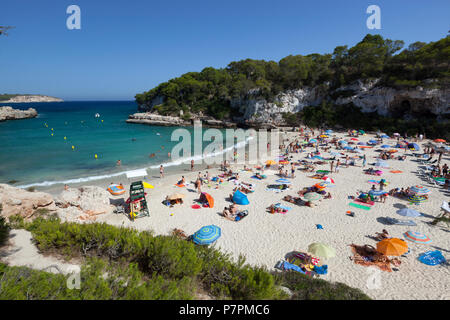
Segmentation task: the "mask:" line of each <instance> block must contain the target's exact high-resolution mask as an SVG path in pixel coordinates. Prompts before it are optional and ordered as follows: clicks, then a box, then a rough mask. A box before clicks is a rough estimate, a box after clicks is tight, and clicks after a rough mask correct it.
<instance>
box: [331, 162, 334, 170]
mask: <svg viewBox="0 0 450 320" xmlns="http://www.w3.org/2000/svg"><path fill="white" fill-rule="evenodd" d="M333 168H334V161H331V163H330V173H333Z"/></svg>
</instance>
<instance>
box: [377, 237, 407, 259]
mask: <svg viewBox="0 0 450 320" xmlns="http://www.w3.org/2000/svg"><path fill="white" fill-rule="evenodd" d="M377 251H378V252H380V253H382V254H384V255H386V256H401V255H402V254H404V253H406V252H408V244H407V243H406V241H405V240H402V239H398V238H389V239H384V240H381V241H380V242H378V243H377Z"/></svg>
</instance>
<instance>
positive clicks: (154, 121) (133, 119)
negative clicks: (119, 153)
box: [127, 112, 190, 126]
mask: <svg viewBox="0 0 450 320" xmlns="http://www.w3.org/2000/svg"><path fill="white" fill-rule="evenodd" d="M127 122H128V123H140V124H148V125H155V126H183V125H189V124H190V122H187V121H184V120H183V119H181V118H180V117H171V116H161V115H158V114H154V113H150V112H141V113H135V114H132V115H130V116H129V118H128V120H127Z"/></svg>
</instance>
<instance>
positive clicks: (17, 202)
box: [0, 184, 57, 219]
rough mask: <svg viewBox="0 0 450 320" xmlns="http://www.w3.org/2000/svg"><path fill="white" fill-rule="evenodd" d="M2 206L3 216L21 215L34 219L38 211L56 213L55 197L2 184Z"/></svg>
mask: <svg viewBox="0 0 450 320" xmlns="http://www.w3.org/2000/svg"><path fill="white" fill-rule="evenodd" d="M0 204H1V206H2V216H5V217H9V216H12V215H16V214H18V215H20V216H22V217H23V218H25V219H32V218H34V214H35V213H36V211H37V210H38V209H47V210H48V211H55V210H56V209H57V208H56V205H55V202H54V200H53V197H52V196H51V195H50V194H48V193H45V192H29V191H26V190H23V189H20V188H15V187H11V186H9V185H7V184H0Z"/></svg>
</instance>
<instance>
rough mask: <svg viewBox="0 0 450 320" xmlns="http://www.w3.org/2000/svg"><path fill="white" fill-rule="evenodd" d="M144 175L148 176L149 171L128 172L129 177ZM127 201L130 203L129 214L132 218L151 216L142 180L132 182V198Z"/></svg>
mask: <svg viewBox="0 0 450 320" xmlns="http://www.w3.org/2000/svg"><path fill="white" fill-rule="evenodd" d="M144 176H147V171H146V170H145V169H143V170H133V171H128V172H127V178H128V179H130V178H137V177H144ZM127 203H128V204H129V209H130V210H129V211H130V213H129V215H130V219H131V220H134V219H136V218H142V217H149V216H150V213H149V211H148V206H147V200H146V199H145V190H144V184H143V182H142V181H136V182H132V183H131V185H130V198H129V199H128V201H127Z"/></svg>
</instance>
